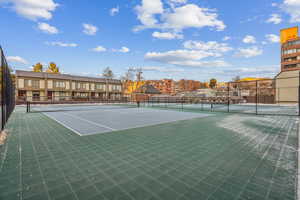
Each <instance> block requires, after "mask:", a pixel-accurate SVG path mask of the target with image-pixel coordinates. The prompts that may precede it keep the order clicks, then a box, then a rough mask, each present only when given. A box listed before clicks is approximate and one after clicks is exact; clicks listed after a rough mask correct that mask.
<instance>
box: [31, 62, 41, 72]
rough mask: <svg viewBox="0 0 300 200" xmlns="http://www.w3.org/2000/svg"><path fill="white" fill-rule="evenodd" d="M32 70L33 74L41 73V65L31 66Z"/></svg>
mask: <svg viewBox="0 0 300 200" xmlns="http://www.w3.org/2000/svg"><path fill="white" fill-rule="evenodd" d="M32 70H33V71H34V72H43V65H42V64H41V63H37V64H35V65H33V66H32Z"/></svg>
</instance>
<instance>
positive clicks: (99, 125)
mask: <svg viewBox="0 0 300 200" xmlns="http://www.w3.org/2000/svg"><path fill="white" fill-rule="evenodd" d="M62 114H64V115H68V116H70V117H73V118H77V119H80V120H82V121H85V122H87V123H90V124H94V125H95V126H98V127H101V128H106V129H109V130H112V131H116V130H117V129H114V128H111V127H109V126H105V125H103V124H98V123H96V122H93V121H89V120H87V119H84V118H82V117H78V116H75V115H70V114H67V113H62Z"/></svg>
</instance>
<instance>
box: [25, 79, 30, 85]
mask: <svg viewBox="0 0 300 200" xmlns="http://www.w3.org/2000/svg"><path fill="white" fill-rule="evenodd" d="M24 85H25V87H31V80H28V79H25V81H24Z"/></svg>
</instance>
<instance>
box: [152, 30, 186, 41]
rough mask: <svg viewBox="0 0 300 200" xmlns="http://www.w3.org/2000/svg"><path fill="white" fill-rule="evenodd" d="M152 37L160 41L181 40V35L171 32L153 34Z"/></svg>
mask: <svg viewBox="0 0 300 200" xmlns="http://www.w3.org/2000/svg"><path fill="white" fill-rule="evenodd" d="M152 37H154V38H158V39H162V40H173V39H183V35H182V34H178V33H171V32H163V33H162V32H154V33H153V34H152Z"/></svg>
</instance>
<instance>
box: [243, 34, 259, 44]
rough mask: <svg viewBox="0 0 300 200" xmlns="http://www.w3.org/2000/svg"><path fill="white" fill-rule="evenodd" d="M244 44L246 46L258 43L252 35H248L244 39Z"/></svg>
mask: <svg viewBox="0 0 300 200" xmlns="http://www.w3.org/2000/svg"><path fill="white" fill-rule="evenodd" d="M243 42H244V43H246V44H254V43H256V39H255V37H254V36H252V35H246V36H245V37H244V39H243Z"/></svg>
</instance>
